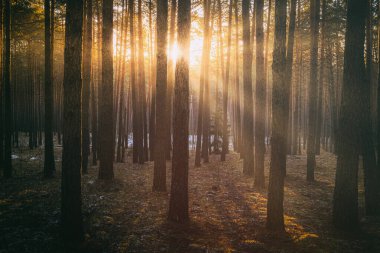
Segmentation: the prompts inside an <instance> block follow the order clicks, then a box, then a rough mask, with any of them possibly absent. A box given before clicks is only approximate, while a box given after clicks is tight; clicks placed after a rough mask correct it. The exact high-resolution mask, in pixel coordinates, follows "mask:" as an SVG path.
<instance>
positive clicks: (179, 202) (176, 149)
mask: <svg viewBox="0 0 380 253" xmlns="http://www.w3.org/2000/svg"><path fill="white" fill-rule="evenodd" d="M190 9H191V1H190V0H182V1H181V2H179V4H178V23H177V27H178V37H177V38H178V49H179V50H180V52H182V53H181V55H180V57H179V58H178V59H177V65H176V70H175V87H174V106H173V108H174V111H173V112H174V113H173V162H172V171H173V172H172V184H171V194H170V203H169V214H168V219H169V220H170V221H174V222H178V223H185V222H187V221H188V220H189V197H188V170H189V160H188V159H189V149H188V147H189V143H188V142H189V138H188V136H189V130H188V126H189V122H188V121H189V49H190V28H191V15H190Z"/></svg>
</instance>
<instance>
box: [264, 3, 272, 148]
mask: <svg viewBox="0 0 380 253" xmlns="http://www.w3.org/2000/svg"><path fill="white" fill-rule="evenodd" d="M271 18H272V0H269V3H268V17H267V31H266V38H265V57H264V73H265V79H266V83H265V86H266V90H267V97H266V104H267V117H266V120H265V122H266V127H265V129H266V130H265V131H266V134H265V136H266V137H270V136H271V125H272V124H271V119H272V104H271V102H270V101H271V96H272V94H271V88H270V86H271V85H270V82H269V75H268V73H269V72H268V59H269V38H270V37H269V36H270V26H271V20H272V19H271ZM268 145H269V142H268Z"/></svg>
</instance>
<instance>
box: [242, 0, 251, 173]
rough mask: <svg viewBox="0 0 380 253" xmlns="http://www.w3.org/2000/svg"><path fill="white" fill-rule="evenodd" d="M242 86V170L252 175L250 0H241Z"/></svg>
mask: <svg viewBox="0 0 380 253" xmlns="http://www.w3.org/2000/svg"><path fill="white" fill-rule="evenodd" d="M242 8H243V12H242V15H243V86H244V113H243V137H242V138H243V159H244V161H243V172H244V174H245V175H247V176H250V177H253V173H254V158H253V138H254V136H253V98H252V96H253V94H252V49H251V38H250V37H251V36H250V22H249V9H250V1H249V0H243V3H242Z"/></svg>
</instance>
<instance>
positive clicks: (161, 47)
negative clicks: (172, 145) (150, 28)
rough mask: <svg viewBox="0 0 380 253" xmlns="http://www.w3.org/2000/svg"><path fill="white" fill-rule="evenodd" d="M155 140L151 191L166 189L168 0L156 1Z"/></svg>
mask: <svg viewBox="0 0 380 253" xmlns="http://www.w3.org/2000/svg"><path fill="white" fill-rule="evenodd" d="M157 13H158V15H157V17H158V18H157V72H156V140H155V153H154V176H153V191H166V149H165V148H163V147H165V145H166V144H167V139H166V137H167V136H166V134H167V117H166V116H167V114H166V109H167V108H166V95H167V55H166V45H167V33H168V1H167V0H159V1H158V2H157Z"/></svg>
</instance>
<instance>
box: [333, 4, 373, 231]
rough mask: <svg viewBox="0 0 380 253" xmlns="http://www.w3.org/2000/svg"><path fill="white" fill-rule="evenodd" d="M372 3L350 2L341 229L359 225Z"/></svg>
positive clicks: (339, 183) (338, 184)
mask: <svg viewBox="0 0 380 253" xmlns="http://www.w3.org/2000/svg"><path fill="white" fill-rule="evenodd" d="M367 8H368V6H367V5H366V4H363V1H361V0H348V2H347V29H346V38H345V41H346V42H345V49H344V72H343V93H342V102H341V108H340V115H339V131H338V136H337V137H338V143H337V144H338V147H337V154H338V159H337V169H336V177H335V189H334V200H333V223H334V225H335V226H336V227H337V228H341V229H347V230H349V229H355V228H357V227H358V225H359V216H358V214H359V210H358V163H359V151H360V150H359V149H358V146H359V145H360V142H361V140H360V127H361V126H360V125H361V123H360V120H361V119H362V115H361V113H362V111H361V108H360V102H362V101H360V100H361V98H360V96H361V95H360V94H361V93H362V92H363V91H362V89H363V82H364V77H365V69H364V37H365V18H366V14H367ZM358 96H359V97H358Z"/></svg>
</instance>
